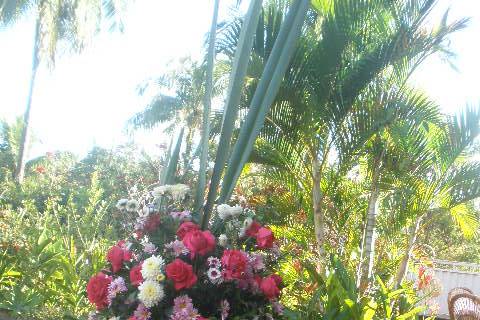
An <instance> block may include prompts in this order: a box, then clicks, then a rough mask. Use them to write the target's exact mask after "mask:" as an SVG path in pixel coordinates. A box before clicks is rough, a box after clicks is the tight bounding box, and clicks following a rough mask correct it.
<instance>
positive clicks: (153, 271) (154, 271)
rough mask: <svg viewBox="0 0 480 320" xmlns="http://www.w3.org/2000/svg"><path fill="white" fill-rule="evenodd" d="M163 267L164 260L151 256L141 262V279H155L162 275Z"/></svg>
mask: <svg viewBox="0 0 480 320" xmlns="http://www.w3.org/2000/svg"><path fill="white" fill-rule="evenodd" d="M164 265H165V260H163V258H162V257H160V256H158V257H157V256H151V257H150V258H148V259H146V260H145V261H143V264H142V277H143V279H147V280H151V279H156V278H157V277H158V276H159V275H160V274H162V270H161V269H162V268H163V266H164Z"/></svg>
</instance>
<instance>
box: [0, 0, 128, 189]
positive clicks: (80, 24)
mask: <svg viewBox="0 0 480 320" xmlns="http://www.w3.org/2000/svg"><path fill="white" fill-rule="evenodd" d="M123 8H124V4H123V1H115V0H102V1H94V2H92V1H88V0H78V1H76V0H65V1H51V0H39V1H35V0H20V1H19V0H4V1H2V3H1V6H0V25H1V24H3V25H10V24H13V23H15V22H16V21H17V20H18V19H19V18H20V17H22V16H24V15H27V14H29V13H31V12H33V14H34V15H35V17H36V18H35V33H34V44H33V53H32V70H31V75H30V84H29V91H28V96H27V103H26V108H25V113H24V116H23V122H24V127H23V132H22V139H21V143H20V146H19V152H18V161H17V166H16V171H15V177H16V179H17V181H19V182H22V181H23V177H24V175H25V161H26V149H27V147H28V143H29V135H30V113H31V107H32V99H33V92H34V87H35V79H36V76H37V71H38V67H39V65H40V63H41V62H46V63H48V64H50V65H53V64H54V62H55V56H56V52H57V48H58V47H59V46H60V45H62V44H68V46H69V47H70V48H71V49H73V50H75V51H79V50H81V49H83V48H84V46H85V45H86V44H87V42H88V41H89V39H91V37H92V36H93V34H95V33H96V32H97V31H98V30H99V27H100V22H101V21H102V20H103V19H104V18H108V19H109V21H110V22H112V23H111V26H110V27H111V29H116V28H120V29H121V28H122V23H121V20H119V19H118V16H117V13H118V12H119V11H120V10H121V9H123Z"/></svg>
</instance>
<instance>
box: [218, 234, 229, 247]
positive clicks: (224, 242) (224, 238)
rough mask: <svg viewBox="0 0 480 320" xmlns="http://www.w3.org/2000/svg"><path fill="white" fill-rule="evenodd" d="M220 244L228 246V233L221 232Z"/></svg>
mask: <svg viewBox="0 0 480 320" xmlns="http://www.w3.org/2000/svg"><path fill="white" fill-rule="evenodd" d="M218 244H219V245H221V246H222V247H226V246H227V244H228V238H227V235H226V234H221V235H220V236H219V237H218Z"/></svg>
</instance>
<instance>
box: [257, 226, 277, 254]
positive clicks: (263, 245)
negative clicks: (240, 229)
mask: <svg viewBox="0 0 480 320" xmlns="http://www.w3.org/2000/svg"><path fill="white" fill-rule="evenodd" d="M256 238H257V246H258V247H259V248H260V249H270V248H271V247H273V241H274V240H275V237H274V236H273V232H272V230H270V228H268V227H261V228H260V229H259V230H258V232H257V235H256Z"/></svg>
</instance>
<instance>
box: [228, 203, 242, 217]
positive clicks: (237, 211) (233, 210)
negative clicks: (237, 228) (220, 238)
mask: <svg viewBox="0 0 480 320" xmlns="http://www.w3.org/2000/svg"><path fill="white" fill-rule="evenodd" d="M242 212H243V208H242V206H239V205H238V204H237V205H236V206H234V207H230V215H231V216H233V217H234V218H237V217H238V216H239V215H241V214H242Z"/></svg>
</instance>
